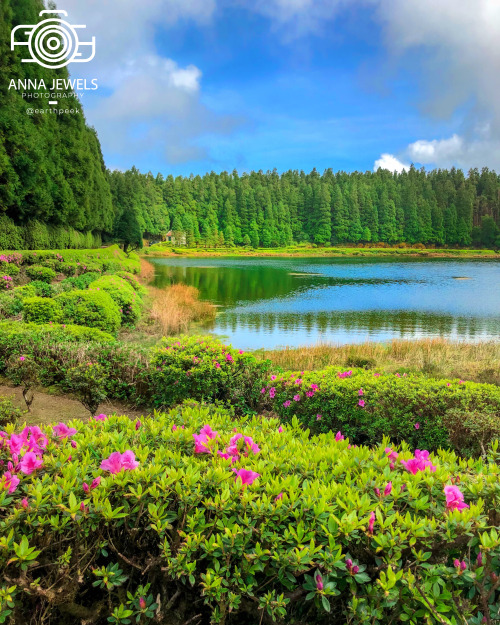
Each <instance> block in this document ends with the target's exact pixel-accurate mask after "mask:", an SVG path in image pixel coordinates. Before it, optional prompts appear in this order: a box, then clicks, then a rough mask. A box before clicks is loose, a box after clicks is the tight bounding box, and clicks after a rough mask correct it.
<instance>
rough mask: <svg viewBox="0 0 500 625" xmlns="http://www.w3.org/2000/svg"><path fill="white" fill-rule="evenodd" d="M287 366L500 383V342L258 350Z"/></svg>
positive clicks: (436, 341)
mask: <svg viewBox="0 0 500 625" xmlns="http://www.w3.org/2000/svg"><path fill="white" fill-rule="evenodd" d="M258 353H259V356H261V357H263V358H269V359H270V360H271V361H272V362H273V363H274V364H275V365H276V366H279V367H282V368H283V369H287V370H290V369H291V370H314V369H322V368H324V367H327V366H330V365H338V366H345V367H355V366H360V367H366V368H371V369H373V368H376V369H379V370H384V371H387V372H388V373H392V372H397V371H400V372H403V371H406V372H413V371H415V372H421V373H424V374H426V375H429V376H431V377H434V378H440V377H441V378H447V377H450V378H461V379H464V380H472V381H475V382H487V383H490V384H498V385H500V342H495V341H491V342H482V343H460V342H454V341H447V340H445V339H422V340H417V341H405V340H393V341H391V342H390V343H361V344H356V345H332V344H318V345H314V346H309V347H307V346H305V347H286V348H284V349H279V350H261V351H259V352H258Z"/></svg>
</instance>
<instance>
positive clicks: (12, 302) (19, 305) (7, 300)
mask: <svg viewBox="0 0 500 625" xmlns="http://www.w3.org/2000/svg"><path fill="white" fill-rule="evenodd" d="M35 295H36V289H35V288H33V287H32V286H31V284H30V285H25V286H18V287H15V288H14V289H12V290H10V291H8V292H7V293H0V318H4V319H5V318H9V317H16V316H17V315H19V314H20V313H21V312H22V311H23V302H24V300H25V299H26V298H27V297H34V296H35Z"/></svg>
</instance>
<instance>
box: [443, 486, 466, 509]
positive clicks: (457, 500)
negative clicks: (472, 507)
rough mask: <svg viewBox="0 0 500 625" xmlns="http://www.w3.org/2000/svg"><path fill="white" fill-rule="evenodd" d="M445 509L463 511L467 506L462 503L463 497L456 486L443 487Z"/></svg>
mask: <svg viewBox="0 0 500 625" xmlns="http://www.w3.org/2000/svg"><path fill="white" fill-rule="evenodd" d="M444 494H445V496H446V507H447V508H448V510H463V509H464V508H468V507H469V506H468V505H467V504H466V503H464V496H463V493H462V492H461V490H460V489H459V488H458V486H445V487H444Z"/></svg>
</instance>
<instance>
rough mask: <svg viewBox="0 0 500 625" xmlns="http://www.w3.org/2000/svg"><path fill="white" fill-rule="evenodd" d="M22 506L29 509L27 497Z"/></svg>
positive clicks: (22, 500)
mask: <svg viewBox="0 0 500 625" xmlns="http://www.w3.org/2000/svg"><path fill="white" fill-rule="evenodd" d="M21 505H22V507H23V508H24V509H26V508H27V507H28V500H27V499H26V497H25V498H24V499H21Z"/></svg>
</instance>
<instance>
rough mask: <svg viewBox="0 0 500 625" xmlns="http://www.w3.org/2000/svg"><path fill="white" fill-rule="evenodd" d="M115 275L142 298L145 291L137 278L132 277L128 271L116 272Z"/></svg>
mask: <svg viewBox="0 0 500 625" xmlns="http://www.w3.org/2000/svg"><path fill="white" fill-rule="evenodd" d="M116 275H117V276H120V278H123V279H124V280H126V281H127V282H128V283H129V284H130V286H131V287H132V288H133V289H134V291H135V292H136V293H138V294H139V295H141V296H142V295H144V294H145V293H146V289H145V288H144V287H143V286H142V284H141V283H140V282H139V280H138V278H137V277H136V276H134V274H132V273H130V272H128V271H117V272H116Z"/></svg>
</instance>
